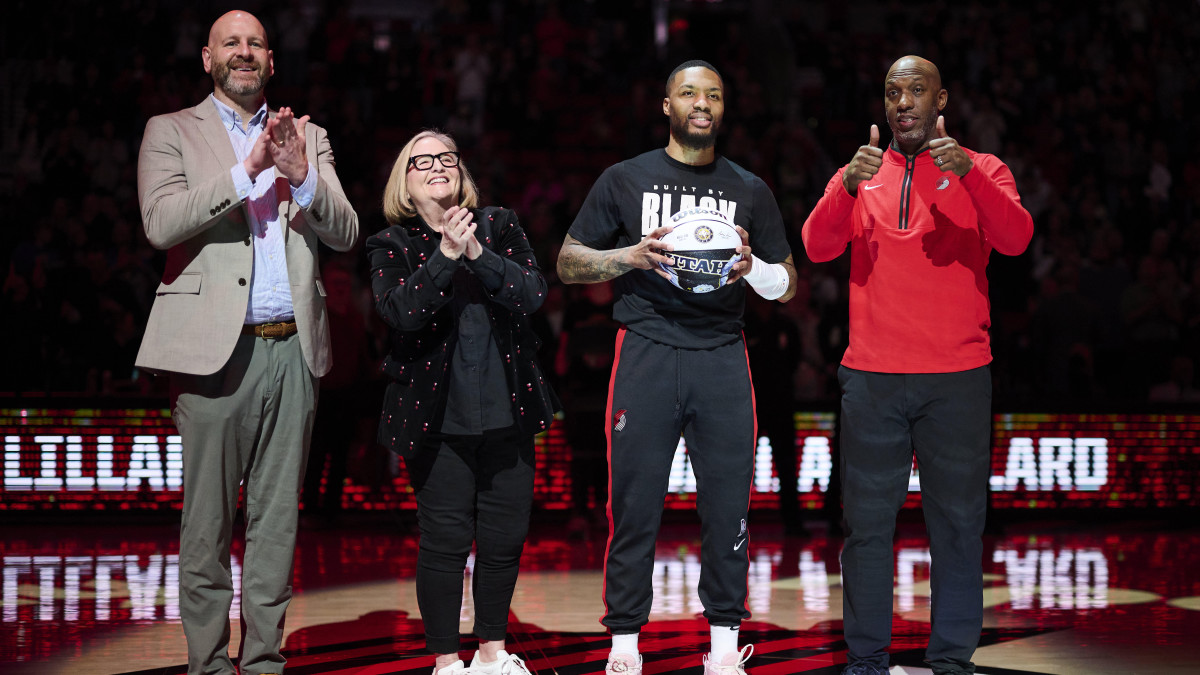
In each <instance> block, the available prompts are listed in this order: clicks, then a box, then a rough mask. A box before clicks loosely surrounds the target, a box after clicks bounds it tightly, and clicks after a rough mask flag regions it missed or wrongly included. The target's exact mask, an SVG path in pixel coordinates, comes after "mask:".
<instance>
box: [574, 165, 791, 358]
mask: <svg viewBox="0 0 1200 675" xmlns="http://www.w3.org/2000/svg"><path fill="white" fill-rule="evenodd" d="M697 206H698V207H703V208H709V209H716V210H718V211H721V212H722V213H724V214H725V215H727V216H729V217H730V219H731V220H733V222H734V223H735V224H737V225H741V226H742V228H744V229H745V230H746V231H747V232H749V233H750V248H751V249H752V250H753V252H754V255H755V256H757V257H758V258H760V259H761V260H763V261H765V262H768V263H777V262H782V261H783V260H785V259H786V258H787V257H788V256H789V255H791V249H790V248H789V247H788V243H787V235H786V233H785V232H784V227H783V216H782V215H780V213H779V205H778V204H776V203H775V196H774V195H772V194H771V190H770V189H769V188H768V187H767V184H766V183H764V182H763V181H762V179H760V178H759V177H758V176H755V175H754V174H752V173H750V172H749V171H746V170H745V169H743V168H742V167H740V166H738V165H737V164H734V163H733V162H731V161H729V160H727V159H725V158H724V157H717V159H716V161H715V162H713V163H712V164H706V165H704V166H692V165H690V164H684V163H683V162H680V161H677V160H675V159H672V158H671V157H670V156H669V155H667V151H666V150H664V149H660V150H652V151H650V152H647V153H644V154H641V155H638V156H637V157H634V158H633V159H630V160H627V161H624V162H621V163H619V164H614V165H613V166H610V167H609V168H608V169H605V171H604V173H602V174H601V175H600V178H599V179H597V181H596V184H595V185H593V186H592V191H591V192H589V193H588V196H587V199H586V200H585V201H584V202H583V206H582V207H581V208H580V210H579V215H578V216H576V218H575V222H574V223H572V224H571V229H570V231H569V234H570V235H571V236H572V237H574V238H575V239H576V240H578V241H579V243H581V244H583V245H584V246H587V247H589V248H594V249H600V250H607V249H613V248H620V247H624V246H630V245H632V244H634V243H636V242H638V241H641V240H642V237H644V236H646V235H647V234H649V233H650V232H651V231H653V230H654V229H655V228H657V227H659V226H660V225H662V224H663V223H667V222H669V220H670V217H671V216H673V215H674V214H676V213H678V212H680V211H682V210H684V209H690V208H693V207H697ZM615 284H616V286H615V288H616V292H617V300H616V303H615V304H614V305H613V318H615V319H616V320H617V321H620V322H621V323H622V324H624V325H625V326H626V327H627V328H628V329H629V330H631V331H633V332H635V333H637V334H639V335H641V336H643V337H646V338H649V339H651V340H654V341H655V342H661V343H663V344H668V345H672V346H675V347H684V348H687V349H711V348H713V347H718V346H720V345H723V344H728V343H730V342H733V341H734V340H736V339H738V337H739V336H740V335H741V330H742V310H743V308H744V305H745V300H746V283H745V281H744V280H738V281H737V282H736V283H733V284H731V285H729V286H725V287H723V288H718V289H717V290H715V291H712V292H710V293H689V292H687V291H683V290H680V289H678V288H676V287H674V286H672V285H671V284H670V283H669V282H668V281H667V280H666V279H663V278H662V277H660V276H658V274H656V273H655V272H654V271H653V270H630V271H629V272H626V273H625V274H622V275H621V276H619V277H617V278H616V279H615Z"/></svg>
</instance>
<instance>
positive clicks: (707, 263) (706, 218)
mask: <svg viewBox="0 0 1200 675" xmlns="http://www.w3.org/2000/svg"><path fill="white" fill-rule="evenodd" d="M667 224H668V225H671V226H673V229H672V230H671V231H670V232H668V233H667V234H665V235H663V238H662V240H663V241H665V242H667V243H669V244H671V245H672V246H674V248H675V250H674V251H669V252H665V253H666V255H669V256H671V257H673V258H675V265H674V266H671V265H659V267H661V268H662V270H663V271H664V272H666V273H667V274H668V275H670V282H671V284H672V285H674V286H675V287H676V288H680V289H682V290H685V291H688V292H690V293H709V292H711V291H715V290H717V289H718V288H720V287H722V286H724V285H725V284H726V282H728V281H729V272H730V271H732V270H733V266H734V265H735V264H737V263H738V261H740V260H741V259H742V256H741V255H740V254H739V253H738V252H737V247H738V246H741V245H742V238H741V237H740V236H739V235H738V232H737V230H736V229H735V228H734V226H733V223H732V222H730V221H729V218H728V217H727V216H726V215H725V214H724V213H721V212H720V211H715V210H712V209H703V208H695V209H687V210H686V211H680V212H679V213H676V214H675V215H674V216H672V217H671V222H669V223H667Z"/></svg>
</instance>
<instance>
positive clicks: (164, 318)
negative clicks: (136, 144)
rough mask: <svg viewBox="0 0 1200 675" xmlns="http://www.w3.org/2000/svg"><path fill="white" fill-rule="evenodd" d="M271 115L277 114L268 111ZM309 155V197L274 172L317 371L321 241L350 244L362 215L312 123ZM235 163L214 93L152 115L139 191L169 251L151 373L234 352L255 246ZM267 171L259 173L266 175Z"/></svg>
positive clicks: (150, 334)
mask: <svg viewBox="0 0 1200 675" xmlns="http://www.w3.org/2000/svg"><path fill="white" fill-rule="evenodd" d="M272 115H274V113H272ZM305 142H306V148H307V153H308V161H309V163H311V164H312V165H313V166H314V167H316V169H317V177H318V178H317V189H316V195H315V196H314V197H313V201H312V204H310V205H309V207H308V208H307V209H302V208H300V207H299V206H298V205H297V204H296V203H295V202H294V201H293V200H292V197H291V191H290V190H289V189H288V186H287V179H286V178H284V177H283V176H281V175H279V174H278V172H276V173H275V181H276V193H277V194H278V195H279V197H280V199H281V200H287V201H281V202H280V205H279V209H280V216H281V217H280V223H281V224H283V225H285V226H286V229H285V230H284V233H283V234H284V241H285V250H286V254H287V270H288V278H289V280H290V281H291V286H292V306H293V309H294V311H295V314H296V326H297V328H298V329H299V336H300V344H301V346H302V347H303V349H304V360H305V361H306V362H307V363H308V368H309V370H311V371H312V373H313V375H316V376H318V377H320V376H321V375H324V374H325V373H327V372H328V371H329V368H330V355H329V325H328V323H327V321H328V320H327V318H326V313H325V289H324V287H323V286H322V285H321V278H320V267H319V265H318V261H317V242H318V240H320V241H322V242H325V244H326V245H327V246H329V247H330V248H332V249H334V250H336V251H346V250H349V249H350V247H351V246H353V245H354V242H355V240H356V239H357V237H358V216H357V215H356V214H355V213H354V209H353V208H352V207H351V206H350V202H349V201H348V200H347V199H346V194H345V192H343V191H342V185H341V183H340V182H339V181H338V178H337V174H336V173H334V169H333V167H334V162H333V151H332V150H331V149H330V147H329V138H328V136H327V135H326V133H325V130H324V129H322V128H321V127H318V126H317V125H315V124H309V125H308V126H307V127H306V132H305ZM236 163H237V157H236V155H235V154H234V152H233V146H232V145H230V143H229V135H228V132H227V131H226V129H225V127H224V125H223V124H222V122H221V116H220V114H219V113H218V112H217V107H216V105H215V104H214V103H213V101H212V99H211V98H206V99H204V102H203V103H201V104H200V105H198V106H196V107H195V108H188V109H186V110H181V111H179V112H176V113H171V114H169V115H159V116H157V117H153V118H151V119H150V121H149V122H147V123H146V133H145V136H144V137H143V138H142V149H141V154H140V155H139V157H138V199H139V201H140V202H141V207H142V223H143V225H144V227H145V229H146V236H147V237H148V238H149V240H150V244H151V245H152V246H154V247H155V248H159V249H166V250H167V264H166V269H165V270H164V272H163V280H162V283H161V284H160V285H159V287H158V291H157V297H155V299H154V307H153V308H152V309H151V310H150V319H149V321H148V323H147V325H146V334H145V335H144V336H143V338H142V346H141V349H140V350H139V351H138V356H137V366H138V367H139V368H143V369H145V370H148V371H151V372H162V371H167V372H178V373H190V374H194V375H208V374H211V373H215V372H216V371H218V370H220V369H221V368H222V367H223V366H224V365H225V363H226V362H227V361H228V360H229V357H230V355H231V354H232V353H233V348H234V345H235V344H236V343H237V340H238V336H239V335H240V333H241V330H242V324H243V322H244V321H245V318H246V305H247V303H248V302H249V298H250V273H251V270H252V268H253V265H254V250H253V246H252V244H251V241H250V226H249V218H248V215H247V212H246V209H245V206H244V204H243V202H242V198H241V197H239V196H238V194H237V191H236V190H235V189H234V186H233V178H232V177H231V176H230V174H229V171H230V169H231V168H232V167H233V166H234V164H236ZM270 177H271V174H269V173H268V172H263V174H261V175H259V176H258V178H257V180H270Z"/></svg>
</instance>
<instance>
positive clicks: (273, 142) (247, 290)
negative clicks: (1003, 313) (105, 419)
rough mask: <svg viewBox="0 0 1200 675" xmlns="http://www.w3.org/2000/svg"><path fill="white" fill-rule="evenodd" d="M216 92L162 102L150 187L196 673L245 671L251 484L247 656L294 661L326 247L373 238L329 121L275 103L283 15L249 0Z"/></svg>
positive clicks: (150, 367) (149, 331)
mask: <svg viewBox="0 0 1200 675" xmlns="http://www.w3.org/2000/svg"><path fill="white" fill-rule="evenodd" d="M201 56H202V58H203V62H204V70H205V71H206V72H208V73H210V74H211V75H212V78H213V93H212V95H211V96H209V97H208V98H206V99H205V100H204V101H203V102H201V103H200V104H199V105H197V106H195V107H194V108H188V109H185V110H181V111H179V112H176V113H171V114H168V115H160V116H158V117H154V118H152V119H151V120H150V121H149V122H147V124H146V132H145V135H144V137H143V139H142V147H141V154H140V155H139V157H138V198H139V200H140V203H141V209H142V222H143V225H144V227H145V230H146V236H147V238H148V239H149V240H150V243H151V244H152V245H153V246H154V247H156V248H159V249H164V250H166V251H167V263H166V269H165V270H164V272H163V280H162V284H161V285H159V287H158V290H157V297H156V298H155V301H154V307H153V309H152V310H151V312H150V318H149V321H148V323H147V326H146V334H145V336H144V337H143V340H142V345H141V350H140V351H139V352H138V357H137V366H138V367H139V368H142V369H143V370H145V371H147V372H150V373H154V374H160V373H170V384H171V386H170V390H171V414H172V417H173V418H174V421H175V425H176V427H178V429H179V432H180V434H181V436H182V438H183V490H184V493H183V516H182V527H181V529H180V545H179V606H180V618H181V619H182V623H183V629H184V634H185V635H186V637H187V645H188V673H189V674H191V675H199V674H200V673H205V674H209V673H235V672H237V671H236V670H235V668H234V665H233V662H232V660H231V659H230V657H229V654H228V647H229V636H230V629H229V610H230V605H231V603H232V601H233V595H234V588H233V574H232V569H231V563H230V552H229V548H230V543H231V540H232V536H233V521H234V515H235V513H236V512H237V507H238V497H239V487H242V488H244V507H243V508H244V515H245V528H246V547H245V555H244V557H243V560H242V574H241V577H242V578H241V581H242V594H241V612H242V616H241V619H242V635H241V647H240V653H239V659H238V660H239V667H240V671H241V672H242V673H254V674H259V673H281V672H283V666H284V662H285V661H284V658H283V656H282V655H281V654H280V647H281V643H282V640H283V625H284V615H285V613H286V611H287V607H288V603H289V602H290V600H291V593H292V585H291V581H292V559H293V554H294V551H295V540H296V520H297V511H298V500H299V497H298V496H299V494H300V489H301V486H302V484H303V479H304V466H305V460H306V457H307V455H308V448H309V437H310V431H311V430H312V425H313V418H314V415H315V411H316V404H317V380H318V378H319V377H321V376H322V375H324V374H325V373H326V372H328V371H329V368H330V350H329V327H328V325H327V318H326V312H325V297H324V296H325V291H324V289H323V288H322V286H321V279H320V277H319V273H318V270H319V265H318V262H317V248H318V243H319V242H324V243H325V244H326V245H328V246H329V247H330V248H333V249H334V250H338V251H345V250H348V249H350V248H351V247H352V246H353V245H354V242H355V240H356V239H357V238H358V217H357V216H356V215H355V213H354V210H353V208H351V206H350V203H349V201H347V199H346V195H345V193H344V192H343V190H342V186H341V183H340V182H339V181H338V178H337V174H336V173H334V169H333V166H334V162H333V153H332V151H331V150H330V148H329V140H328V138H327V136H326V134H325V131H324V130H323V129H321V128H320V127H318V126H316V125H315V124H309V123H308V117H307V116H304V117H300V118H296V116H295V114H294V113H293V112H292V110H291V109H290V108H286V107H285V108H282V109H280V110H278V111H272V110H270V109H269V108H268V107H267V102H266V96H265V94H264V89H265V87H266V84H267V81H268V80H269V79H270V77H271V75H272V74H273V73H274V60H273V56H272V53H271V50H270V49H269V47H268V45H267V37H266V31H265V30H264V29H263V26H262V24H261V23H259V21H258V19H256V18H254V17H253V16H251V15H250V14H248V13H246V12H241V11H233V12H229V13H228V14H225V15H224V16H222V17H220V18H219V19H217V21H216V22H215V23H214V24H213V26H212V29H211V31H210V32H209V35H208V44H207V45H205V46H204V48H203V49H202V50H201Z"/></svg>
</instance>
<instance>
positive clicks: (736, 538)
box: [602, 329, 755, 634]
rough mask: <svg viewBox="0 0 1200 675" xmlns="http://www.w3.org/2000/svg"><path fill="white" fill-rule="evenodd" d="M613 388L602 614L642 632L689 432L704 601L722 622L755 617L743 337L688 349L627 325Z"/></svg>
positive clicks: (751, 438)
mask: <svg viewBox="0 0 1200 675" xmlns="http://www.w3.org/2000/svg"><path fill="white" fill-rule="evenodd" d="M611 392H612V393H611V395H610V397H609V403H608V408H609V411H608V412H609V414H608V426H607V430H608V431H607V434H608V442H609V446H608V447H609V485H610V488H609V493H610V497H609V513H610V517H611V528H612V529H611V532H612V534H611V536H610V538H609V543H608V555H607V561H606V563H605V567H604V604H605V606H606V608H607V612H606V613H605V615H604V619H603V620H602V623H603V624H604V625H605V626H607V627H608V628H609V630H610V631H611V632H612V633H614V634H622V633H636V632H638V630H639V629H640V628H641V627H642V626H644V625H645V624H646V622H647V621H648V620H649V615H650V607H651V604H652V602H653V590H652V585H651V577H652V574H653V569H654V543H655V539H656V538H657V537H658V528H659V524H660V521H661V519H662V509H663V501H664V499H665V498H666V492H667V484H668V479H669V477H670V471H671V460H672V458H673V457H674V456H675V449H676V447H677V446H678V445H679V436H680V433H682V434H683V437H684V440H685V441H686V443H687V447H688V453H689V457H690V459H691V462H692V470H693V471H694V472H695V474H696V489H697V492H698V497H697V500H696V509H697V511H698V512H699V514H700V522H701V553H700V564H701V571H700V581H699V588H698V591H699V595H700V601H701V602H702V603H703V604H704V616H705V618H707V619H708V621H709V623H710V624H712V625H717V626H737V625H739V624H740V623H741V621H742V619H745V618H748V617H749V616H750V612H749V611H748V610H747V609H746V575H747V573H748V571H749V566H750V558H749V554H748V553H747V551H746V550H747V548H748V547H749V545H748V544H747V537H748V536H749V535H748V532H747V530H746V516H747V512H748V510H749V506H750V485H751V482H752V479H753V471H754V445H755V423H754V395H753V392H752V391H751V387H750V368H749V364H748V363H747V360H746V347H745V345H744V344H743V342H742V341H741V340H738V341H736V342H734V343H732V344H728V345H724V346H722V347H717V348H715V349H707V350H693V349H679V348H676V347H671V346H668V345H663V344H659V343H657V342H653V341H651V340H647V339H646V338H643V337H641V336H639V335H637V334H636V333H633V332H630V331H627V330H625V329H621V331H620V332H619V333H618V334H617V362H616V364H614V366H613V376H612V384H611Z"/></svg>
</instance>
